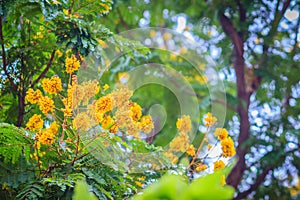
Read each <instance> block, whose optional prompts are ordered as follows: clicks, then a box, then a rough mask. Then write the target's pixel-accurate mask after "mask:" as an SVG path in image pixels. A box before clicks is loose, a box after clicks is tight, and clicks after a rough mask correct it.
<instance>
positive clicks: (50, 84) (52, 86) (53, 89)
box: [42, 76, 62, 94]
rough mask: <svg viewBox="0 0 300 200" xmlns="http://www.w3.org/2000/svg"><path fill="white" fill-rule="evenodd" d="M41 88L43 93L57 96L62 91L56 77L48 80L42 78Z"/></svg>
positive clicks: (59, 81)
mask: <svg viewBox="0 0 300 200" xmlns="http://www.w3.org/2000/svg"><path fill="white" fill-rule="evenodd" d="M42 87H43V89H44V91H45V92H48V93H49V94H57V92H60V91H61V90H62V85H61V80H60V78H59V77H57V76H52V77H51V78H50V79H49V78H44V79H43V81H42Z"/></svg>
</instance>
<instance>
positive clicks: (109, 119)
mask: <svg viewBox="0 0 300 200" xmlns="http://www.w3.org/2000/svg"><path fill="white" fill-rule="evenodd" d="M114 123H115V121H114V120H113V118H112V117H111V116H110V115H108V116H106V117H105V118H104V119H103V120H102V122H101V124H102V127H103V128H104V129H109V128H110V127H111V126H112V125H113V124H114Z"/></svg>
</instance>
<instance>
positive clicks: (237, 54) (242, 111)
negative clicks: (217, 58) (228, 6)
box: [220, 13, 250, 188]
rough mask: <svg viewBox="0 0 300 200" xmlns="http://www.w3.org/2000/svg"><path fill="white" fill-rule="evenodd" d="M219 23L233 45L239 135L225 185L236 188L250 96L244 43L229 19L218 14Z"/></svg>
mask: <svg viewBox="0 0 300 200" xmlns="http://www.w3.org/2000/svg"><path fill="white" fill-rule="evenodd" d="M220 23H221V26H222V28H223V30H224V32H225V33H226V35H227V36H228V37H229V38H230V39H231V41H232V43H233V52H234V53H233V66H234V70H235V73H236V86H237V97H238V106H237V112H238V115H239V119H240V128H239V129H240V130H239V132H240V134H239V137H238V146H237V156H238V161H237V163H236V165H235V166H234V167H233V169H232V171H231V173H230V174H229V175H228V177H227V184H229V185H231V186H233V187H234V188H237V186H238V185H239V183H240V181H241V179H242V177H243V174H244V171H245V169H246V163H245V154H246V153H247V151H248V147H247V146H245V145H244V143H245V141H246V140H247V139H248V138H249V134H250V132H249V128H250V123H249V117H248V108H249V102H250V94H249V93H248V92H247V89H246V88H247V87H246V82H245V72H244V67H245V60H244V56H243V54H244V43H243V40H242V37H241V35H242V34H240V33H238V32H237V30H236V29H235V27H234V26H233V25H232V23H231V22H230V20H229V18H228V17H226V16H225V15H224V13H221V14H220Z"/></svg>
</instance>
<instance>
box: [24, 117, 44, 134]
mask: <svg viewBox="0 0 300 200" xmlns="http://www.w3.org/2000/svg"><path fill="white" fill-rule="evenodd" d="M43 125H44V120H43V119H42V117H41V115H37V114H34V115H33V116H32V117H31V118H30V119H29V121H28V122H27V124H26V128H28V129H29V130H31V131H34V130H38V129H41V128H43Z"/></svg>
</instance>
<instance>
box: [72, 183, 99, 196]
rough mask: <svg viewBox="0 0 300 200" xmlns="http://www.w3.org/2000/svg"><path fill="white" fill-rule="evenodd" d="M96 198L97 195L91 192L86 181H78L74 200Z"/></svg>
mask: <svg viewBox="0 0 300 200" xmlns="http://www.w3.org/2000/svg"><path fill="white" fill-rule="evenodd" d="M82 199H86V200H95V199H97V198H96V197H95V195H93V194H92V193H90V192H89V188H88V185H87V184H86V182H85V181H78V182H77V183H76V186H75V189H74V196H73V200H82Z"/></svg>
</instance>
